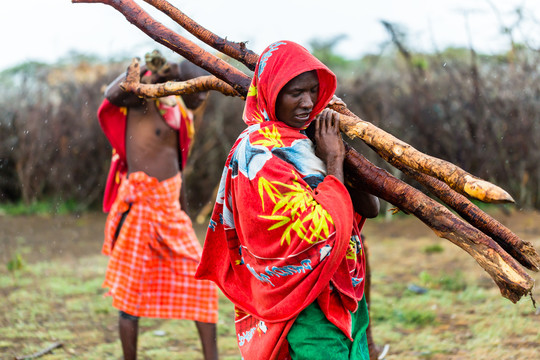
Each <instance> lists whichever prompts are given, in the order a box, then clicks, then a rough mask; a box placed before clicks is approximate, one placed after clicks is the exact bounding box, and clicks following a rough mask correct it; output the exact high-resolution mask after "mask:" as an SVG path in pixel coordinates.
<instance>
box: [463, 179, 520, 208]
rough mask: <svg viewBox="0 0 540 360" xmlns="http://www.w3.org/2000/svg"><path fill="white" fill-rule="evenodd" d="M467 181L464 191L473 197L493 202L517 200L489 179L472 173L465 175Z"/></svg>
mask: <svg viewBox="0 0 540 360" xmlns="http://www.w3.org/2000/svg"><path fill="white" fill-rule="evenodd" d="M465 181H466V183H465V185H464V186H463V191H465V193H466V194H467V195H469V196H470V197H472V198H475V199H478V200H480V201H483V202H486V203H493V204H505V203H506V204H507V203H514V202H515V201H514V199H513V198H512V196H510V194H508V193H507V192H506V191H504V190H503V189H501V188H500V187H498V186H497V185H494V184H492V183H490V182H488V181H485V180H482V179H479V178H475V177H473V176H470V175H467V176H465Z"/></svg>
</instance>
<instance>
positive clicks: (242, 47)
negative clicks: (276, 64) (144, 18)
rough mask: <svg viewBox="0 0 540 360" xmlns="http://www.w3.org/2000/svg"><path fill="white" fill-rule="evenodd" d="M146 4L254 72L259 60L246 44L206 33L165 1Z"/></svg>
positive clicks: (148, 1) (209, 32) (153, 0)
mask: <svg viewBox="0 0 540 360" xmlns="http://www.w3.org/2000/svg"><path fill="white" fill-rule="evenodd" d="M144 1H145V2H147V3H148V4H150V5H152V6H154V7H155V8H156V9H158V10H160V11H161V12H163V13H164V14H166V15H167V16H169V17H170V18H171V19H173V20H174V21H176V22H177V23H178V25H180V26H182V27H183V28H184V29H186V30H187V31H188V32H189V33H191V34H192V35H194V36H195V37H196V38H198V39H199V40H201V41H202V42H203V43H205V44H207V45H210V46H211V47H212V48H214V49H216V50H217V51H219V52H220V53H223V54H225V55H228V56H230V57H231V58H233V59H236V60H238V61H240V63H242V64H244V65H246V66H247V67H248V68H249V69H250V70H251V71H254V70H255V65H256V63H257V60H258V58H259V55H257V54H255V53H254V52H253V51H251V50H249V49H248V48H247V47H246V43H244V42H240V43H236V42H232V41H229V40H224V39H222V38H221V37H219V36H217V35H216V34H214V33H213V32H211V31H208V30H207V29H205V28H204V27H202V26H201V25H199V24H198V23H197V22H195V21H193V20H192V19H191V18H190V17H189V16H187V15H186V14H184V13H183V12H182V11H180V9H178V8H176V7H174V6H173V5H171V4H170V3H169V2H168V1H165V0H144Z"/></svg>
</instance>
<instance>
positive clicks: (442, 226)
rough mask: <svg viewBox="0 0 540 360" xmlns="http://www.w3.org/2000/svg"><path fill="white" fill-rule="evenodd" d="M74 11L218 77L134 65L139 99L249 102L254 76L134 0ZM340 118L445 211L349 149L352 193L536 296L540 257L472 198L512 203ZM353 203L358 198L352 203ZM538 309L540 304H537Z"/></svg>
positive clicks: (218, 45) (369, 127)
mask: <svg viewBox="0 0 540 360" xmlns="http://www.w3.org/2000/svg"><path fill="white" fill-rule="evenodd" d="M144 1H145V2H147V3H148V4H150V5H152V6H153V7H155V8H156V9H158V10H159V11H161V12H163V13H164V14H166V15H167V16H169V17H170V18H171V19H173V20H174V21H175V22H177V23H178V24H179V25H181V26H182V27H183V28H184V29H186V30H187V31H188V32H190V33H191V34H193V35H194V36H195V37H196V38H198V39H199V40H201V41H202V42H204V43H205V44H207V45H209V46H211V47H212V48H214V49H215V50H217V51H219V52H221V53H222V54H224V55H227V56H229V57H231V58H233V59H236V60H238V61H239V62H240V63H242V64H243V65H245V66H246V67H247V68H248V69H249V70H251V71H253V70H254V69H255V65H256V62H257V59H258V55H257V54H255V53H254V52H252V51H250V50H249V49H247V48H246V45H245V43H241V42H240V43H236V42H231V41H228V40H226V39H222V38H220V37H218V36H217V35H215V34H213V33H211V32H210V31H208V30H207V29H205V28H203V27H201V26H200V25H199V24H197V23H196V22H194V21H193V20H192V19H190V18H189V17H187V16H186V15H185V14H184V13H182V12H181V11H180V10H179V9H177V8H176V7H174V6H172V5H171V4H170V3H169V2H167V1H165V0H144ZM72 2H73V3H103V4H106V5H110V6H112V7H114V8H115V9H116V10H118V11H119V12H121V13H122V14H123V15H124V16H125V17H126V19H127V20H128V21H129V22H131V23H132V24H134V25H135V26H136V27H138V28H139V29H140V30H142V31H143V32H144V33H146V34H147V35H148V36H150V37H151V38H152V39H154V40H155V41H156V42H158V43H160V44H162V45H164V46H166V47H168V48H169V49H171V50H173V51H174V52H176V53H177V54H179V55H181V56H183V57H184V58H186V59H187V60H189V61H191V62H193V63H194V64H196V65H198V66H200V67H202V68H204V69H205V70H207V71H208V72H210V73H211V74H212V75H209V76H204V77H200V78H196V79H193V80H190V81H186V82H168V83H164V84H157V85H146V84H141V83H139V63H138V60H137V59H134V60H133V62H132V64H131V66H130V69H129V76H128V78H127V80H126V82H124V83H123V85H122V86H123V88H124V90H126V91H131V92H133V93H136V94H138V95H139V96H145V97H160V96H166V95H173V94H176V95H182V94H190V93H195V92H199V91H207V90H216V91H219V92H221V93H223V94H225V95H228V96H239V97H242V98H243V97H245V96H246V94H247V92H248V88H249V85H250V82H251V78H250V76H249V75H247V74H245V73H243V72H241V71H240V70H238V69H236V68H235V67H233V66H231V65H230V64H228V63H227V62H225V61H224V60H222V59H220V58H219V57H217V56H215V55H213V54H211V53H210V52H208V51H206V50H204V49H202V48H201V47H199V46H198V45H196V44H195V43H193V42H191V41H189V40H187V39H185V38H184V37H182V36H180V35H178V34H177V33H175V32H174V31H172V30H170V29H169V28H167V27H165V26H164V25H163V24H161V23H160V22H158V21H156V20H154V19H153V18H152V17H151V16H150V15H149V14H148V13H147V12H145V11H144V10H143V9H142V8H141V7H140V6H139V5H138V4H137V3H135V2H134V1H133V0H72ZM332 109H333V110H335V111H337V112H339V113H340V114H342V115H341V130H342V132H343V133H344V134H346V135H347V136H348V137H350V138H355V137H358V138H360V139H361V140H363V141H364V142H365V143H366V144H368V145H369V147H371V148H372V149H373V150H374V151H375V152H376V153H377V154H379V155H380V156H381V157H382V158H383V159H384V160H386V161H387V162H388V163H389V164H391V165H392V166H394V167H395V168H397V169H399V170H401V171H402V172H403V173H404V174H406V175H407V176H408V177H410V178H412V179H414V180H416V181H418V182H419V183H420V184H422V185H424V186H425V188H426V189H427V190H429V192H431V193H432V195H434V196H435V197H437V198H438V199H440V200H441V201H442V202H443V203H444V204H446V205H447V206H448V207H449V208H451V209H453V210H454V211H455V213H457V214H458V215H459V216H457V215H455V214H454V213H453V212H452V211H450V210H449V209H448V208H447V207H446V206H444V205H442V204H441V203H440V202H438V201H435V200H433V199H432V198H431V197H429V196H427V195H425V194H424V193H423V192H421V191H419V190H417V189H415V188H414V187H412V186H410V185H408V184H407V183H405V182H403V181H401V180H399V179H397V178H395V177H394V176H392V175H390V174H389V173H388V172H387V171H385V170H383V169H381V168H379V167H376V166H375V165H373V164H372V163H370V162H369V161H368V160H367V159H366V158H365V157H363V156H362V155H361V154H359V153H358V152H357V151H356V150H355V149H353V148H352V147H350V146H347V155H346V160H345V171H346V182H347V185H348V186H349V188H350V189H351V191H353V192H354V191H355V190H363V191H367V192H370V193H372V194H374V195H376V196H378V197H379V198H381V199H384V200H385V201H387V202H389V203H391V204H393V205H394V206H396V207H397V208H398V209H400V210H402V211H404V212H406V213H409V214H413V215H415V216H416V217H417V218H418V219H420V220H421V221H422V222H424V223H425V224H426V225H427V226H429V227H430V228H431V229H432V230H433V231H434V232H435V234H437V235H438V236H439V237H442V238H445V239H448V240H450V241H451V242H452V243H454V244H455V245H457V246H459V247H460V248H462V249H463V250H465V251H466V252H467V253H468V254H469V255H471V256H472V257H473V258H474V259H475V260H476V261H477V262H478V264H479V265H480V266H481V267H482V268H483V269H484V270H485V271H486V272H487V273H488V274H489V275H490V276H491V278H492V279H493V280H494V281H495V283H496V284H497V286H498V287H499V289H500V292H501V294H502V295H503V296H504V297H506V298H508V299H509V300H511V301H512V302H514V303H515V302H517V301H518V300H519V299H520V298H521V297H522V296H524V295H527V294H531V298H532V292H531V290H532V287H533V285H534V281H533V279H532V278H531V277H530V276H529V275H528V274H527V272H526V271H525V270H524V269H523V267H524V268H526V269H529V270H532V271H538V270H539V268H540V255H539V254H538V252H537V251H536V250H535V249H534V247H533V246H532V245H531V244H530V243H529V242H527V241H524V240H522V239H520V238H519V237H518V236H517V235H516V234H514V233H513V232H512V231H510V230H509V229H508V228H506V227H505V226H504V225H502V224H501V223H499V222H498V221H497V220H495V219H494V218H492V217H490V216H489V215H488V214H486V213H484V212H483V211H482V210H480V209H479V208H478V207H477V206H475V205H474V204H473V203H471V202H470V201H469V200H468V198H474V199H478V200H480V201H483V202H487V203H512V202H514V200H513V199H512V197H511V196H510V195H509V194H508V193H507V192H505V191H504V190H503V189H501V188H499V187H497V186H495V185H493V184H491V183H489V182H487V181H485V180H482V179H479V178H477V177H475V176H473V175H471V174H469V173H467V172H466V171H464V170H462V169H460V168H459V167H458V166H456V165H454V164H452V163H449V162H446V161H444V160H441V159H437V158H434V157H431V156H428V155H425V154H423V153H421V152H419V151H418V150H416V149H414V148H413V147H411V146H410V145H408V144H407V143H404V142H402V141H400V140H399V139H397V138H395V137H394V136H392V135H390V134H388V133H386V132H384V131H383V130H381V129H379V128H377V127H375V126H374V125H373V124H371V123H369V122H367V121H364V120H362V119H360V118H359V117H358V116H356V115H355V114H353V113H352V112H351V111H349V110H348V108H347V107H346V106H343V105H338V106H332ZM353 198H354V196H353ZM533 303H534V299H533Z"/></svg>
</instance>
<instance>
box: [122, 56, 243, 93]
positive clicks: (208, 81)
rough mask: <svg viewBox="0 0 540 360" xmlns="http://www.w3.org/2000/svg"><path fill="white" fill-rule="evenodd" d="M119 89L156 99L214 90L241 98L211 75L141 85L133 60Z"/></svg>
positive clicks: (228, 86) (231, 88)
mask: <svg viewBox="0 0 540 360" xmlns="http://www.w3.org/2000/svg"><path fill="white" fill-rule="evenodd" d="M120 88H122V90H124V91H129V92H132V93H134V94H135V95H138V96H140V97H148V98H157V97H163V96H169V95H184V94H194V93H198V92H203V91H209V90H215V91H219V92H220V93H222V94H223V95H226V96H238V97H241V96H240V94H239V93H238V91H236V90H235V89H234V88H233V87H232V86H230V85H229V84H227V83H226V82H225V81H223V80H220V79H218V78H217V77H215V76H213V75H208V76H200V77H198V78H195V79H190V80H187V81H168V82H166V83H161V84H142V83H141V82H140V64H139V60H138V59H136V58H135V59H133V60H132V62H131V65H129V67H128V71H127V76H126V81H124V82H121V83H120Z"/></svg>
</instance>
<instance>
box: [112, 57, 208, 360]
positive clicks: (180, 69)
mask: <svg viewBox="0 0 540 360" xmlns="http://www.w3.org/2000/svg"><path fill="white" fill-rule="evenodd" d="M184 63H185V62H184ZM184 63H181V64H170V66H169V68H168V70H167V71H165V72H161V73H158V74H152V75H151V76H144V75H143V76H142V77H141V82H142V83H146V84H156V83H162V82H166V81H185V80H188V79H191V78H194V77H197V76H202V75H206V74H207V73H206V72H204V71H202V69H200V68H196V67H195V66H194V65H192V64H189V63H188V64H184ZM146 70H147V69H146V66H142V67H141V74H144V73H146ZM125 78H126V76H125V74H121V75H120V76H118V77H117V78H116V79H115V80H114V81H113V82H112V83H111V84H110V85H109V86H108V87H107V90H106V91H105V97H106V98H107V99H108V100H109V101H110V102H111V103H113V104H115V105H117V106H125V107H127V108H128V112H127V128H126V157H127V165H128V174H131V173H134V172H137V171H142V172H144V173H146V174H147V175H149V176H152V177H155V178H156V179H158V180H159V181H163V180H166V179H169V178H171V177H173V176H176V174H178V172H179V171H180V166H179V156H180V155H179V153H178V131H177V130H174V129H172V128H171V127H170V126H168V125H167V124H166V123H165V121H164V120H163V118H162V117H161V114H160V113H159V110H158V108H157V106H156V104H155V101H154V100H152V99H148V100H147V99H142V98H139V97H138V96H136V95H134V94H132V93H127V92H125V91H123V90H122V89H121V88H120V86H119V85H120V83H121V82H122V81H124V80H125ZM207 95H208V93H206V92H205V93H200V94H194V95H192V96H189V97H186V98H185V99H184V102H185V104H186V106H187V107H188V108H189V109H192V110H194V109H196V108H197V107H198V106H200V105H201V103H202V102H203V101H204V100H205V99H206V97H207ZM163 101H164V100H163ZM180 203H181V207H182V209H186V202H185V192H184V187H182V192H181V194H180ZM195 325H196V327H197V331H198V332H199V337H200V339H201V343H202V348H203V354H204V359H205V360H217V359H218V351H217V330H216V324H212V323H202V322H198V321H195ZM138 329H139V322H138V320H132V319H125V318H123V317H119V333H120V340H121V342H122V350H123V353H124V360H135V359H137V337H138V336H137V335H138Z"/></svg>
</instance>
